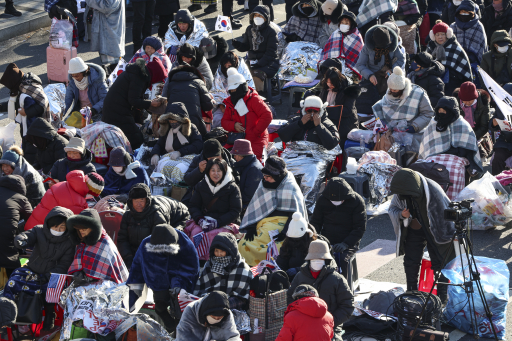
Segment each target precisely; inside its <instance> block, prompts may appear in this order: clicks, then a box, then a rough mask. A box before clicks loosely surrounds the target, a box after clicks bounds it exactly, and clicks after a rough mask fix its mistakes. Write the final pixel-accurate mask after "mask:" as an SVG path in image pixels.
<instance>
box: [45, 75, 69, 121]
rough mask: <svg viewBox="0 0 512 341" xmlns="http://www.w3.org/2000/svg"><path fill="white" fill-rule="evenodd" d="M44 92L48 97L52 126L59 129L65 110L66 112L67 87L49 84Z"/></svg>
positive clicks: (59, 84)
mask: <svg viewBox="0 0 512 341" xmlns="http://www.w3.org/2000/svg"><path fill="white" fill-rule="evenodd" d="M43 91H44V93H45V95H46V97H48V102H49V105H50V114H51V120H52V125H53V127H54V128H56V129H58V128H60V122H61V121H60V120H61V118H62V116H63V115H64V110H66V85H65V84H64V83H55V84H49V85H47V86H46V87H45V88H44V89H43Z"/></svg>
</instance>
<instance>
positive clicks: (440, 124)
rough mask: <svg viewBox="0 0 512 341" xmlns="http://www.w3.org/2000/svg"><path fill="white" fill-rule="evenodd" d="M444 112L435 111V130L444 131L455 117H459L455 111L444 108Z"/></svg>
mask: <svg viewBox="0 0 512 341" xmlns="http://www.w3.org/2000/svg"><path fill="white" fill-rule="evenodd" d="M445 110H446V114H442V113H440V112H439V111H437V112H436V114H435V115H434V120H435V121H436V122H437V124H436V130H437V131H439V132H443V131H445V130H446V129H447V128H448V126H449V125H450V124H452V123H453V122H455V121H456V120H457V118H459V115H457V113H456V112H454V111H452V110H449V109H445Z"/></svg>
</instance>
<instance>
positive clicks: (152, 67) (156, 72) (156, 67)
mask: <svg viewBox="0 0 512 341" xmlns="http://www.w3.org/2000/svg"><path fill="white" fill-rule="evenodd" d="M146 66H147V68H148V70H149V72H150V73H151V84H152V85H153V84H155V83H160V82H163V81H165V79H166V78H167V74H168V72H167V70H166V69H165V67H164V64H163V63H162V61H161V60H160V59H159V58H157V57H155V58H153V60H152V61H150V62H149V63H148V64H147V65H146Z"/></svg>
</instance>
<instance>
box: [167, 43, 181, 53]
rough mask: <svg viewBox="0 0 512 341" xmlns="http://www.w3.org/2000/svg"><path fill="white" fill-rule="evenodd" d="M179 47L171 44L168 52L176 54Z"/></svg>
mask: <svg viewBox="0 0 512 341" xmlns="http://www.w3.org/2000/svg"><path fill="white" fill-rule="evenodd" d="M179 49H180V47H179V46H177V45H172V46H171V47H169V54H172V55H177V54H178V50H179Z"/></svg>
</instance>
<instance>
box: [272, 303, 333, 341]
mask: <svg viewBox="0 0 512 341" xmlns="http://www.w3.org/2000/svg"><path fill="white" fill-rule="evenodd" d="M333 337H334V319H333V317H332V315H331V313H330V312H328V311H327V304H326V303H325V302H324V301H323V300H322V299H321V298H318V297H304V298H301V299H298V300H297V301H294V302H292V303H290V305H289V306H288V308H286V311H285V313H284V323H283V327H282V328H281V331H280V332H279V335H278V336H277V339H276V341H310V340H315V341H330V340H332V338H333Z"/></svg>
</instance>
